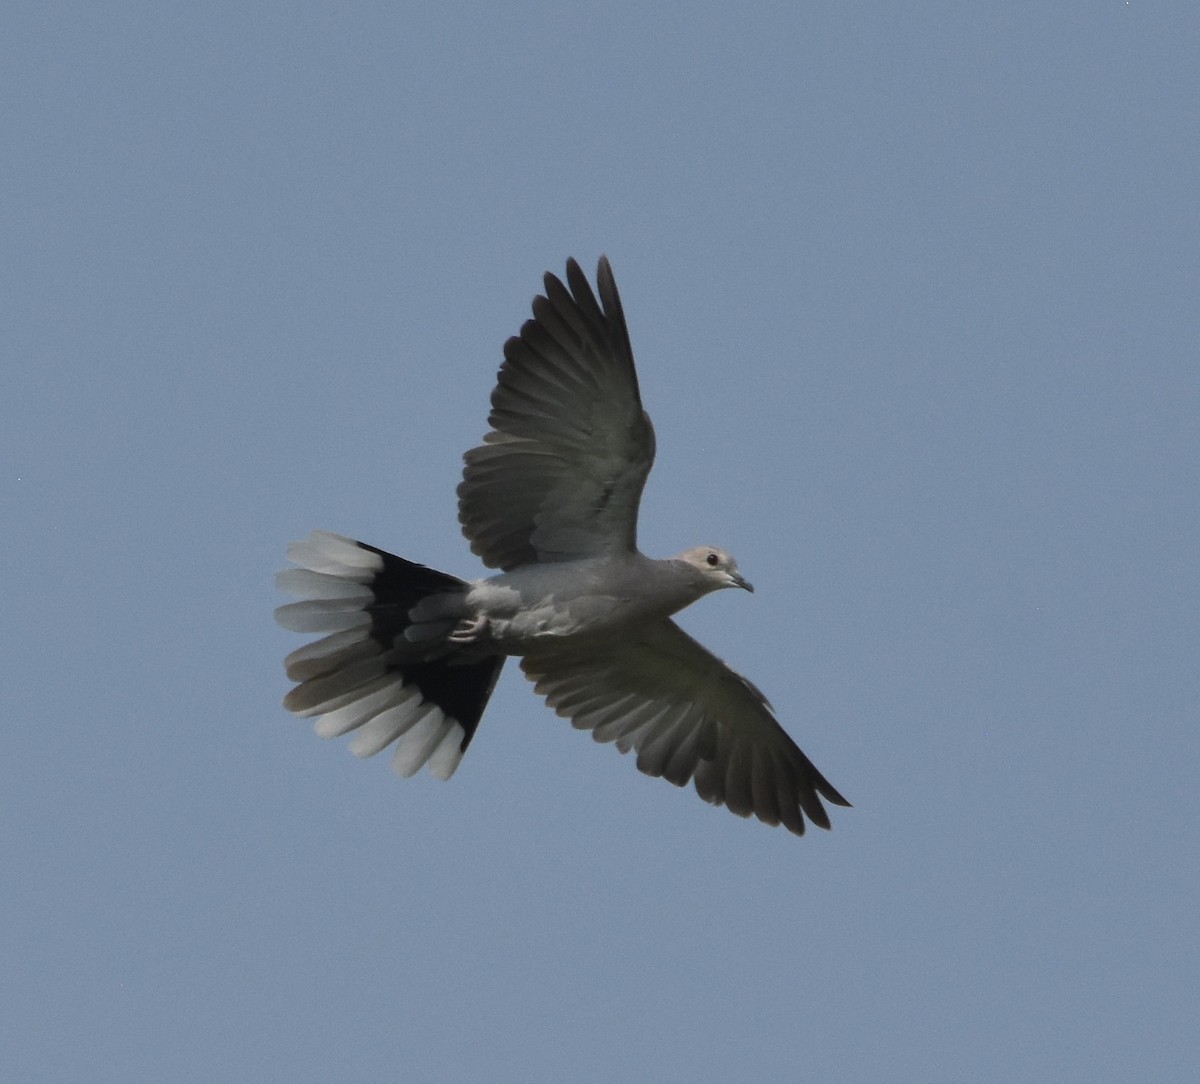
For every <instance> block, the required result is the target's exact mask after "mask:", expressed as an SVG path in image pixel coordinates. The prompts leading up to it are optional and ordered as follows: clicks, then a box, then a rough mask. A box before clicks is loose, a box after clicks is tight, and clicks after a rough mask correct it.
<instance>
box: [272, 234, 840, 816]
mask: <svg viewBox="0 0 1200 1084" xmlns="http://www.w3.org/2000/svg"><path fill="white" fill-rule="evenodd" d="M544 281H545V294H544V295H539V296H537V297H535V298H534V301H533V319H531V320H528V321H526V323H525V324H524V326H523V327H522V328H521V333H520V334H519V335H517V336H515V337H513V338H511V339H509V340H508V342H507V343H505V345H504V363H503V365H502V366H501V367H500V373H499V377H498V382H497V385H496V388H495V390H494V391H493V392H492V400H491V402H492V410H491V415H490V416H489V418H488V424H489V425H490V427H491V428H490V430H489V432H488V433H487V434H486V435H485V436H484V438H483V443H482V444H480V445H479V446H478V447H476V448H472V449H471V450H470V451H469V452H467V453H466V456H465V457H464V459H465V467H464V470H463V480H462V482H461V484H460V485H459V487H458V501H459V520H460V522H461V524H462V530H463V534H464V535H466V537H467V539H468V540H469V541H470V543H471V549H472V551H473V552H474V553H476V554H477V555H478V556H479V557H480V558H482V560H483V562H484V564H485V565H487V566H488V567H489V568H492V569H498V570H499V572H498V574H496V575H493V576H489V577H487V578H484V579H478V580H474V581H465V580H460V579H458V578H457V577H455V576H450V575H447V574H446V573H444V572H437V571H435V570H433V569H431V568H427V567H425V566H423V565H419V564H414V563H413V562H411V561H406V560H404V559H403V558H402V557H396V556H394V555H393V554H391V553H387V552H385V551H384V550H381V549H377V548H376V547H374V546H369V545H367V544H366V543H365V542H356V541H354V540H353V539H351V538H347V537H345V536H344V535H338V534H331V533H329V532H326V531H313V532H312V533H311V534H310V535H309V537H308V538H306V539H303V540H302V541H299V542H294V543H292V544H291V545H290V546H289V547H288V551H287V555H288V558H289V560H290V561H292V562H293V564H295V565H296V566H297V567H295V568H289V569H287V570H286V571H283V572H281V573H279V576H278V584H279V586H280V588H281V589H283V590H284V591H286V592H287V593H289V594H291V595H293V596H295V597H297V598H298V599H299V601H297V602H293V603H290V604H288V605H285V606H281V607H279V609H278V610H276V618H277V620H278V621H279V623H280V624H281V625H283V626H284V627H285V628H287V629H291V630H294V631H296V632H307V633H314V632H319V633H323V634H324V635H323V636H322V638H321V639H319V640H316V641H314V642H313V643H309V644H307V645H305V646H304V647H301V648H299V649H298V650H296V651H293V652H292V653H291V654H290V655H288V657H287V659H286V660H285V666H286V669H287V675H288V677H289V678H290V679H291V680H292V681H294V682H296V685H295V687H294V688H293V689H292V690H291V691H290V692H289V693H288V694H287V696H286V697H285V698H284V702H283V703H284V707H285V708H287V709H288V710H289V711H292V712H295V713H296V714H297V715H303V716H317V717H319V718H318V719H317V723H316V729H317V733H318V734H320V735H321V736H322V737H325V738H332V737H336V736H338V735H341V734H347V733H350V732H351V731H353V732H355V736H354V738H353V740H352V742H351V745H350V748H351V750H352V751H353V752H355V753H357V754H358V755H359V756H364V757H365V756H371V755H373V754H375V753H378V752H380V751H381V750H383V749H385V748H387V747H388V746H394V753H393V759H392V764H393V766H394V768H395V770H396V771H397V772H398V773H399V774H400V775H402V776H410V775H413V774H414V773H415V772H417V771H418V770H420V768H421V767H422V766H424V765H428V767H429V770H430V771H431V772H432V773H433V774H434V775H435V776H437V777H438V778H439V779H449V778H450V776H451V775H453V774H454V771H455V769H456V768H457V767H458V764H459V761H460V760H461V759H462V756H463V753H464V752H465V751H466V749H467V746H468V745H469V744H470V742H471V738H472V737H473V736H474V734H475V730H476V728H477V727H478V726H479V720H480V717H481V716H482V715H483V711H484V708H485V707H486V705H487V702H488V698H489V697H490V696H491V693H492V689H493V688H494V687H495V684H496V680H497V678H498V677H499V676H500V671H501V669H502V668H503V666H504V661H505V659H506V658H507V657H508V656H510V655H512V656H517V657H519V658H520V660H521V663H520V665H521V669H522V670H524V671H525V675H526V676H527V677H528V678H529V679H530V680H531V681H532V682H533V683H534V687H535V689H536V690H537V691H538V692H539V693H540V694H541V695H542V696H544V697H545V699H546V703H547V704H549V705H550V707H552V708H554V710H555V711H556V712H558V714H559V715H562V716H565V717H566V718H568V719H570V720H571V722H572V724H573V725H574V726H576V727H577V728H579V729H580V730H590V731H591V732H592V736H593V737H594V738H595V739H596V740H597V741H600V742H613V743H615V744H616V746H617V748H618V749H619V750H620V751H621V752H622V753H628V752H630V751H633V752H635V753H636V755H637V766H638V768H639V769H640V770H641V771H643V772H645V773H646V774H647V775H653V776H661V777H662V778H664V779H667V780H669V781H670V782H672V783H674V784H675V785H676V786H680V787H681V786H684V785H685V784H687V783H688V782H689V781H691V782H693V783H694V785H695V788H696V791H697V792H698V793H699V795H700V797H701V798H703V799H704V800H705V801H707V802H710V803H712V804H714V805H725V806H726V807H727V808H728V809H729V810H730V811H731V812H733V813H736V814H738V815H739V816H742V817H748V816H750V815H751V814H753V815H754V816H755V817H757V818H758V819H759V820H760V821H763V822H765V823H766V824H771V825H778V824H783V825H785V826H786V827H787V828H788V829H790V830H791V831H792V832H794V833H796V834H797V835H802V834H803V832H804V827H805V820H806V818H807V820H808V821H810V822H812V823H813V824H815V825H819V826H820V827H822V828H828V827H829V816H828V814H827V813H826V810H825V807H824V806H823V805H822V801H821V800H822V799H824V800H825V801H826V802H831V803H833V804H834V805H842V806H847V805H849V804H850V803H849V802H847V801H846V799H845V798H843V797H842V796H841V795H840V794H839V793H838V792H837V791H836V790H835V789H834V788H833V786H832V785H831V784H830V783H829V782H828V781H827V780H826V779H825V777H824V776H823V775H822V774H821V773H820V772H819V771H818V770H817V768H816V767H815V766H814V765H813V763H812V761H810V760H809V759H808V757H806V756H805V755H804V753H802V752H801V751H800V749H799V748H798V747H797V746H796V744H795V742H793V741H792V739H791V738H790V737H789V736H788V735H787V733H786V732H785V731H784V730H783V728H782V727H781V726H780V725H779V722H778V721H777V719H776V718H775V714H774V712H773V710H772V708H771V705H770V704H769V703H768V702H767V699H766V697H764V696H763V694H762V693H761V692H759V690H758V689H757V688H756V687H755V686H754V685H753V684H751V682H750V681H748V680H747V679H746V678H744V677H742V676H741V675H740V674H736V673H734V671H732V670H731V669H729V667H728V666H726V665H725V663H723V662H722V661H721V660H720V659H718V658H717V657H716V656H715V655H713V654H712V653H711V652H710V651H708V649H707V648H705V647H703V646H701V645H700V644H699V643H698V642H697V641H696V640H694V639H692V637H690V636H689V635H688V634H687V633H686V632H684V631H683V630H682V629H681V628H680V627H679V626H678V625H677V624H676V623H675V622H674V621H672V620H671V616H672V615H673V614H675V613H677V612H678V611H680V610H682V609H683V608H684V607H686V606H689V605H690V604H691V603H693V602H695V601H696V600H697V599H698V598H700V597H701V596H703V595H707V594H709V593H710V592H713V591H720V590H723V589H724V588H727V587H738V588H742V589H744V590H747V591H752V590H753V588H752V587H751V586H750V584H749V583H747V582H746V580H745V579H743V578H742V575H741V573H740V572H739V571H738V567H737V563H736V562H735V561H734V559H733V558H732V557H731V556H730V555H729V554H728V553H726V552H725V551H724V550H722V549H718V548H717V547H715V546H698V547H696V548H693V549H689V550H684V552H683V553H681V554H679V555H678V556H677V557H669V558H667V559H665V560H655V559H653V558H649V557H646V556H644V555H643V554H642V553H641V552H640V551H639V550H638V548H637V515H638V504H639V502H640V500H641V495H642V488H643V486H644V485H645V483H646V476H647V475H648V474H649V473H650V467H651V464H652V463H653V462H654V430H653V428H652V426H651V424H650V418H649V416H648V415H647V414H646V412H645V410H643V408H642V399H641V394H640V392H639V390H638V381H637V373H636V371H635V369H634V362H633V351H632V349H631V348H630V345H629V333H628V331H627V329H626V326H625V315H624V312H623V311H622V308H621V299H620V296H619V295H618V293H617V284H616V281H615V280H614V279H613V273H612V268H611V267H610V266H609V263H608V260H607V259H606V258H604V257H601V259H600V263H599V267H598V269H597V272H596V286H597V292H598V293H599V300H597V297H596V293H594V292H593V290H592V287H591V285H590V284H589V283H588V281H587V277H586V276H585V275H584V273H583V271H582V270H581V269H580V267H579V264H577V263H576V262H575V261H574V260H569V261H568V262H567V274H566V281H565V283H564V282H563V281H562V280H560V279H559V278H558V277H556V276H555V275H552V274H547V275H546V276H545V280H544Z"/></svg>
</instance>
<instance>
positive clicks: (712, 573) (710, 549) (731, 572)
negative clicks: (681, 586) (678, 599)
mask: <svg viewBox="0 0 1200 1084" xmlns="http://www.w3.org/2000/svg"><path fill="white" fill-rule="evenodd" d="M675 559H676V560H677V561H682V562H683V563H684V564H686V565H688V566H689V567H691V568H693V569H695V571H696V572H697V573H698V574H699V576H698V582H699V583H700V584H702V585H703V587H704V589H705V591H720V590H721V589H722V588H725V587H740V588H742V589H743V590H745V591H753V590H754V588H753V587H752V586H751V585H750V584H749V583H747V582H746V581H745V580H744V579H743V578H742V576H741V574H740V573H739V572H738V566H737V561H735V560H734V559H733V556H732V554H729V553H726V552H725V550H723V549H719V548H718V547H716V546H696V547H694V548H693V549H690V550H684V551H683V553H681V554H680V555H679V556H678V557H677V558H675Z"/></svg>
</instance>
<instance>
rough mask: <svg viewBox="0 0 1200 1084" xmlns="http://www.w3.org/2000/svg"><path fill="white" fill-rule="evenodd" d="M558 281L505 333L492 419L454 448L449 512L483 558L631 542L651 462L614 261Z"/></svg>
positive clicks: (511, 559)
mask: <svg viewBox="0 0 1200 1084" xmlns="http://www.w3.org/2000/svg"><path fill="white" fill-rule="evenodd" d="M596 283H597V286H598V288H599V291H600V303H597V301H596V296H595V294H593V293H592V288H591V287H590V286H589V285H588V281H587V278H586V277H585V276H584V273H583V271H582V270H580V267H579V264H577V263H576V262H575V261H574V260H568V261H567V285H563V283H562V282H561V281H560V280H559V279H558V278H556V277H555V276H554V275H551V274H547V275H546V278H545V287H546V293H545V296H542V295H539V296H537V297H535V298H534V300H533V319H532V320H529V321H527V322H526V323H525V325H524V327H522V328H521V334H520V335H518V336H516V337H514V338H512V339H509V340H508V342H507V343H505V344H504V364H503V365H502V366H501V368H500V375H499V381H498V383H497V385H496V389H495V391H493V392H492V412H491V414H490V416H489V417H488V423H489V424H490V425H491V431H490V432H488V433H487V434H486V435H485V436H484V438H483V443H482V444H481V445H479V447H477V448H472V449H471V451H469V452H467V454H466V456H465V457H464V459H465V462H466V466H465V468H464V470H463V480H462V482H461V484H460V485H459V487H458V518H459V520H460V522H461V523H462V529H463V534H465V535H466V536H467V538H468V539H469V540H470V542H471V549H472V550H473V551H474V552H475V553H477V554H478V555H479V556H480V557H481V558H483V561H484V563H485V564H487V565H490V566H491V567H493V568H501V569H504V570H509V569H513V568H517V567H519V566H521V565H527V564H531V563H533V562H537V561H564V560H573V559H576V558H580V557H588V556H595V555H600V554H605V553H617V552H623V551H624V552H628V551H632V550H634V549H635V548H636V546H637V513H638V502H639V501H640V500H641V496H642V488H643V486H644V485H645V484H646V476H647V474H649V473H650V467H651V464H652V463H653V462H654V429H653V427H652V426H651V425H650V419H649V417H648V416H647V415H646V412H645V411H644V410H643V409H642V400H641V395H640V394H639V392H638V383H637V373H636V372H635V370H634V365H633V351H632V350H631V349H630V345H629V332H628V331H627V330H626V327H625V315H624V313H623V312H622V310H621V299H620V296H619V295H618V294H617V284H616V282H615V281H614V280H613V274H612V268H611V267H609V264H608V260H607V259H606V258H605V257H603V256H602V257H601V258H600V265H599V267H598V269H597V271H596Z"/></svg>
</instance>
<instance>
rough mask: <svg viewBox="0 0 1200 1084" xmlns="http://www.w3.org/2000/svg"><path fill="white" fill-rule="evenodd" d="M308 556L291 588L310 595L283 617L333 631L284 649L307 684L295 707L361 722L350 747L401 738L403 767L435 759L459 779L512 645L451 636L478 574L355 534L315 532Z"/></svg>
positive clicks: (302, 552) (292, 673)
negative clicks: (504, 647)
mask: <svg viewBox="0 0 1200 1084" xmlns="http://www.w3.org/2000/svg"><path fill="white" fill-rule="evenodd" d="M287 555H288V560H290V561H292V562H293V563H294V564H296V565H297V566H298V567H296V568H289V569H286V570H284V571H283V572H280V573H279V574H278V576H277V577H276V582H277V583H278V585H279V587H280V588H281V589H282V590H284V591H286V592H287V593H288V594H291V595H294V596H296V597H298V598H299V599H300V601H298V602H293V603H289V604H288V605H286V606H280V607H279V608H278V609H277V610H276V611H275V619H276V620H277V621H278V622H279V624H281V625H282V626H283V627H284V628H286V629H291V630H293V631H295V632H322V633H325V634H326V635H325V636H324V637H323V638H322V639H319V640H315V641H313V642H312V643H310V644H306V645H305V646H304V647H301V648H298V649H297V650H295V651H293V652H292V653H291V654H290V655H288V657H287V658H286V659H285V660H284V666H285V667H286V669H287V675H288V677H289V678H291V680H292V681H295V682H297V683H298V684H297V685H296V687H295V688H294V689H292V690H291V692H289V693H288V694H287V696H286V697H284V701H283V706H284V707H285V708H287V709H288V711H291V712H294V713H295V714H297V715H303V716H319V718H318V719H317V722H316V730H317V733H318V734H320V735H321V737H323V738H333V737H336V736H338V735H340V734H347V733H349V732H350V731H352V730H353V731H357V734H356V735H355V737H354V740H353V741H352V742H351V743H350V749H351V751H352V752H354V753H355V754H357V755H358V756H363V757H366V756H373V755H374V754H375V753H378V752H380V751H381V750H383V749H385V748H386V747H387V746H389V745H391V744H392V743H395V752H394V754H393V757H392V766H393V768H394V769H395V770H396V771H397V772H398V773H399V774H400V775H402V776H410V775H413V774H415V773H416V772H417V771H419V770H420V768H421V766H422V765H424V764H428V765H429V770H430V771H431V772H432V773H433V774H434V775H435V776H437V777H438V778H439V779H449V778H450V776H452V775H453V774H454V771H455V769H456V768H457V767H458V764H459V761H460V760H462V756H463V753H464V752H465V751H466V748H467V746H468V745H469V744H470V742H471V738H472V737H473V736H474V734H475V730H476V728H477V727H478V726H479V720H480V717H481V716H482V715H483V710H484V708H485V707H486V706H487V702H488V699H489V698H490V697H491V695H492V689H493V688H494V687H495V685H496V679H497V678H498V677H499V676H500V670H501V668H502V667H503V665H504V656H502V655H481V654H479V652H478V650H475V649H470V648H467V649H464V648H461V647H456V646H454V645H451V644H449V643H448V642H447V637H448V636H449V634H450V632H452V631H453V629H454V627H455V625H456V624H457V623H458V621H459V620H460V619H461V618H462V617H463V616H464V615H465V606H464V603H463V598H464V595H465V592H466V587H467V584H466V582H465V581H463V580H460V579H458V578H457V577H455V576H449V575H447V574H446V573H444V572H437V571H435V570H434V569H431V568H426V567H425V566H424V565H418V564H414V563H413V562H411V561H406V560H404V559H403V558H402V557H396V556H394V555H393V554H390V553H386V552H384V551H383V550H380V549H376V548H375V547H374V546H368V545H366V544H365V543H363V542H356V541H354V539H352V538H347V537H345V536H344V535H339V534H332V533H330V532H328V531H313V532H312V533H311V534H310V535H309V536H308V538H306V539H303V540H302V541H299V542H293V543H292V544H291V545H290V546H288V551H287Z"/></svg>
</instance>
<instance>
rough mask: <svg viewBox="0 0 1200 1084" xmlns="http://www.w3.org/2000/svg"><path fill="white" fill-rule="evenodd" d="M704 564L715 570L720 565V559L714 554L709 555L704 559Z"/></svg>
mask: <svg viewBox="0 0 1200 1084" xmlns="http://www.w3.org/2000/svg"><path fill="white" fill-rule="evenodd" d="M704 563H705V564H707V565H708V567H709V568H716V567H717V565H719V564H720V563H721V558H720V557H718V556H717V555H716V554H715V553H710V554H709V555H708V556H707V557H705V558H704Z"/></svg>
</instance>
